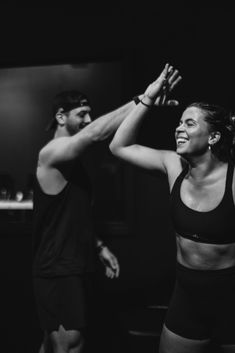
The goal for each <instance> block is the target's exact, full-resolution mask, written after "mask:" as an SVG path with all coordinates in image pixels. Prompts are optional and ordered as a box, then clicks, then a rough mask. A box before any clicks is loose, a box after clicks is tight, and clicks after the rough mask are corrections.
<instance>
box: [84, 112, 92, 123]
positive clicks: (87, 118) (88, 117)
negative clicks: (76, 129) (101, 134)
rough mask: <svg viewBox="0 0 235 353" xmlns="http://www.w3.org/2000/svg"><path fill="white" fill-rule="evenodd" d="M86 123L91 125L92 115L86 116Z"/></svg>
mask: <svg viewBox="0 0 235 353" xmlns="http://www.w3.org/2000/svg"><path fill="white" fill-rule="evenodd" d="M84 122H85V123H86V124H89V123H90V122H91V116H90V114H86V116H85V119H84Z"/></svg>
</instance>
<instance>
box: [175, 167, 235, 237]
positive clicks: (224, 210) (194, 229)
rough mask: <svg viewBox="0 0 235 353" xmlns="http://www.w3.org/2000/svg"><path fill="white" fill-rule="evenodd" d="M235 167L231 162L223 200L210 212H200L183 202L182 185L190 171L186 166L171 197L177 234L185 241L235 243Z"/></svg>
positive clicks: (176, 182)
mask: <svg viewBox="0 0 235 353" xmlns="http://www.w3.org/2000/svg"><path fill="white" fill-rule="evenodd" d="M233 171H234V164H232V163H228V168H227V174H226V185H225V192H224V195H223V198H222V200H221V202H220V203H219V205H218V206H216V207H215V208H214V209H213V210H211V211H206V212H199V211H195V210H193V209H191V208H189V207H187V206H186V205H185V204H184V203H183V202H182V200H181V197H180V188H181V183H182V181H183V179H184V177H185V175H186V174H187V172H188V167H186V168H185V169H184V170H183V171H182V172H181V173H180V175H179V176H178V177H177V179H176V181H175V183H174V185H173V188H172V191H171V195H170V200H171V216H172V221H173V225H174V228H175V231H176V232H177V233H178V234H179V235H181V236H182V237H184V238H188V239H191V240H194V241H197V242H202V243H209V244H229V243H234V242H235V205H234V201H233V193H232V182H233Z"/></svg>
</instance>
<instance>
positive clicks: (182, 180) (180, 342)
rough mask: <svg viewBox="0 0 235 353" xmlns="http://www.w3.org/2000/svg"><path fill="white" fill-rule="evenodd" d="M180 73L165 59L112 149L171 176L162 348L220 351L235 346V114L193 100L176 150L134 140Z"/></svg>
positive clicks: (170, 351) (179, 352)
mask: <svg viewBox="0 0 235 353" xmlns="http://www.w3.org/2000/svg"><path fill="white" fill-rule="evenodd" d="M180 79H181V77H180V76H179V73H178V71H177V70H175V69H173V68H172V67H171V66H170V65H169V64H166V66H165V68H164V70H163V71H162V73H161V74H160V76H159V77H158V79H157V80H156V81H154V82H153V83H152V84H150V85H149V86H148V88H147V89H146V91H145V94H144V96H143V97H142V98H141V100H140V101H139V103H138V104H137V106H136V107H135V109H134V110H133V111H132V112H131V113H130V114H129V115H128V117H127V118H126V119H125V120H124V121H123V123H122V124H121V125H120V127H119V129H118V130H117V132H116V134H115V136H114V139H113V141H112V142H111V144H110V149H111V151H112V153H113V154H114V155H116V156H117V157H118V158H121V159H123V160H124V161H127V162H130V163H132V164H134V165H136V166H139V167H143V168H145V169H147V170H152V171H154V170H158V171H161V172H163V173H165V174H166V176H167V178H168V182H169V189H170V199H171V213H172V220H173V224H174V227H175V231H176V243H177V265H176V269H177V270H176V285H175V289H174V293H173V296H172V299H171V302H170V304H169V308H168V312H167V315H166V319H165V324H164V326H163V330H162V334H161V340H160V352H161V353H163V352H164V353H166V352H167V353H185V352H187V353H196V352H203V351H204V350H205V349H206V347H207V346H208V343H209V342H210V341H211V340H212V339H214V340H216V341H217V342H218V343H219V344H220V346H221V349H222V351H223V352H235V300H234V298H235V222H234V220H233V217H235V206H234V200H235V177H234V176H233V174H234V164H233V162H232V155H231V153H230V152H231V151H232V149H233V142H234V130H235V126H234V125H235V124H234V118H233V117H232V116H231V115H230V114H227V112H225V110H224V109H223V108H221V107H218V106H211V105H209V104H204V103H194V104H191V105H190V106H188V107H187V108H186V109H185V110H184V112H183V114H182V117H181V119H180V122H179V125H178V127H177V128H176V130H175V139H176V152H175V151H168V150H156V149H152V148H148V147H145V146H141V145H138V144H136V137H137V134H138V131H139V128H140V127H141V124H142V122H143V120H144V117H145V116H146V115H147V113H148V111H149V109H150V107H152V105H153V104H162V102H163V103H164V100H165V99H166V93H167V92H169V91H171V90H172V89H173V88H174V86H175V85H176V84H177V83H178V82H179V81H180ZM165 102H166V101H165Z"/></svg>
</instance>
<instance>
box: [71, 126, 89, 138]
mask: <svg viewBox="0 0 235 353" xmlns="http://www.w3.org/2000/svg"><path fill="white" fill-rule="evenodd" d="M89 124H90V123H81V124H79V125H71V124H67V125H66V129H67V131H68V133H69V135H70V136H73V135H75V134H77V133H78V132H79V131H81V130H83V129H84V128H85V127H86V126H87V125H89Z"/></svg>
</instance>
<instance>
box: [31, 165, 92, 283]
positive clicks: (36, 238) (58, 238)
mask: <svg viewBox="0 0 235 353" xmlns="http://www.w3.org/2000/svg"><path fill="white" fill-rule="evenodd" d="M66 179H67V181H68V182H67V184H66V186H65V187H64V188H63V190H62V191H61V192H59V193H58V194H57V195H48V194H46V193H44V192H43V191H42V189H41V187H40V185H39V183H38V181H37V178H36V181H35V187H34V221H33V275H34V276H38V277H54V276H65V275H66V276H67V275H75V274H82V273H85V272H91V271H93V269H94V232H93V227H92V209H91V184H90V182H89V178H88V175H87V174H86V172H85V170H84V168H83V166H82V164H81V163H79V162H76V164H75V165H74V166H73V168H72V171H71V172H70V175H69V176H68V177H67V176H66Z"/></svg>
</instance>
